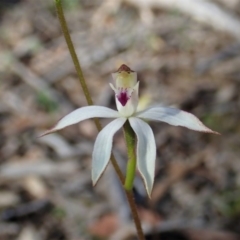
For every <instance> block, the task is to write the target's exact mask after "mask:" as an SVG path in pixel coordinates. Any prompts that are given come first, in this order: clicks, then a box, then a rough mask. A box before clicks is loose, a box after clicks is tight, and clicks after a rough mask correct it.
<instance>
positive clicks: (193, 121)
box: [135, 106, 219, 134]
mask: <svg viewBox="0 0 240 240" xmlns="http://www.w3.org/2000/svg"><path fill="white" fill-rule="evenodd" d="M135 116H136V117H139V118H143V119H146V120H155V121H162V122H166V123H168V124H171V125H174V126H181V127H186V128H189V129H192V130H195V131H201V132H209V133H215V134H219V133H217V132H214V131H212V130H211V129H209V128H208V127H206V126H205V125H204V124H203V123H202V122H201V121H200V120H199V119H198V118H197V117H195V116H194V115H193V114H191V113H188V112H185V111H182V110H179V109H176V108H168V107H155V106H154V107H150V108H147V109H145V110H143V111H141V112H137V113H136V114H135Z"/></svg>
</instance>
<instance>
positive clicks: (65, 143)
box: [0, 0, 240, 240]
mask: <svg viewBox="0 0 240 240" xmlns="http://www.w3.org/2000/svg"><path fill="white" fill-rule="evenodd" d="M176 2H178V3H176ZM174 4H176V5H174ZM64 9H65V13H66V19H67V22H68V25H69V28H70V30H71V34H72V38H73V41H74V44H75V47H76V50H77V53H78V56H79V58H80V60H81V63H82V67H83V70H84V74H85V77H86V79H87V82H88V85H89V88H90V91H91V94H92V96H93V99H94V102H95V103H96V104H98V105H104V106H108V107H112V108H115V104H114V96H113V92H112V90H111V89H110V87H109V85H108V82H110V81H112V79H111V72H113V71H115V70H116V69H117V68H118V67H119V66H120V65H121V64H122V63H125V64H127V65H128V66H130V67H131V68H132V69H133V70H135V71H137V72H138V78H139V81H140V82H141V83H140V94H141V96H142V101H143V103H145V104H146V103H147V102H149V101H151V103H159V102H160V103H162V104H163V105H170V106H175V107H178V108H181V109H183V110H186V111H189V112H191V113H193V114H195V115H196V116H198V117H199V118H200V119H201V120H202V121H203V122H204V123H205V124H206V125H207V126H208V127H210V128H212V129H213V130H215V131H218V132H220V133H221V136H216V135H210V134H203V133H198V132H193V131H190V130H187V129H184V128H180V127H179V128H178V127H172V126H169V125H167V124H164V123H151V126H152V128H153V130H154V133H155V138H156V143H157V166H156V169H157V170H156V182H155V186H154V190H153V195H152V199H151V200H148V199H147V196H146V193H145V190H144V188H143V185H142V182H141V180H140V179H137V181H136V190H137V191H136V201H137V203H138V206H139V214H140V217H141V220H142V222H143V225H144V229H145V231H146V235H147V239H161V240H166V239H168V240H169V239H174V240H181V239H188V240H198V239H204V240H213V239H214V240H215V239H217V240H221V239H222V240H232V239H240V235H239V234H240V188H239V187H240V174H239V173H240V162H239V154H240V148H239V145H240V137H239V134H240V125H239V117H240V95H239V92H240V27H239V26H240V24H239V23H240V1H239V0H215V1H214V0H212V1H209V2H206V1H203V0H191V1H188V0H179V1H174V0H171V1H170V0H169V1H165V0H149V1H143V0H142V1H141V0H139V1H135V0H126V1H121V0H120V1H96V0H95V1H87V0H68V1H64ZM85 105H86V101H85V98H84V96H83V93H82V90H81V87H80V84H79V82H78V79H77V76H76V73H75V70H74V67H73V64H72V62H71V59H70V57H69V53H68V51H67V48H66V44H65V42H64V39H63V36H62V33H61V30H60V26H59V23H58V20H57V17H56V13H55V7H54V1H53V0H52V1H51V0H41V1H34V0H11V1H10V0H5V1H4V0H1V1H0V239H1V240H5V239H6V240H8V239H17V240H41V239H43V240H45V239H46V240H48V239H49V240H55V239H56V240H60V239H61V240H80V239H81V240H82V239H133V235H134V234H133V232H134V231H133V229H134V227H133V225H132V223H131V218H130V213H129V209H128V205H127V203H126V201H125V199H124V194H123V193H122V191H121V187H120V186H119V183H118V180H117V178H116V176H115V173H114V171H113V170H112V169H111V167H110V168H109V169H107V171H106V173H105V174H104V176H103V177H102V179H101V180H100V181H99V183H98V185H97V187H95V188H92V185H91V179H90V170H91V151H92V147H93V143H94V139H95V137H96V134H97V131H96V129H95V126H94V124H93V122H92V121H90V120H89V121H84V122H83V123H81V124H79V125H75V126H72V127H69V128H67V129H64V130H62V131H60V132H59V133H56V134H53V135H49V136H46V137H44V138H40V139H38V138H37V136H38V135H39V134H40V133H41V132H42V131H43V130H46V129H47V128H49V127H51V126H52V125H53V124H54V123H55V122H56V121H57V120H58V119H59V118H61V117H62V116H64V115H65V114H67V113H69V112H70V111H72V110H73V109H75V108H77V107H81V106H85ZM107 122H109V121H108V120H102V123H103V124H106V123H107ZM114 152H115V154H116V157H117V159H118V160H119V161H120V163H121V165H123V169H124V163H125V161H126V154H125V144H124V140H123V136H122V133H121V132H119V133H118V134H116V136H115V140H114ZM154 235H155V237H154Z"/></svg>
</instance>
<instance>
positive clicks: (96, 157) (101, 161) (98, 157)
mask: <svg viewBox="0 0 240 240" xmlns="http://www.w3.org/2000/svg"><path fill="white" fill-rule="evenodd" d="M126 120H127V119H126V118H117V119H115V120H114V121H112V122H111V123H109V124H108V125H107V126H106V127H104V128H103V129H102V130H101V132H100V133H99V134H98V136H97V139H96V142H95V144H94V148H93V154H92V181H93V185H95V184H96V182H97V181H98V179H99V178H100V177H101V174H102V173H103V172H104V170H105V168H106V166H107V164H108V162H109V159H110V155H111V150H112V142H113V135H114V134H115V133H116V132H117V131H118V130H119V129H120V128H121V127H122V126H123V124H124V123H125V122H126Z"/></svg>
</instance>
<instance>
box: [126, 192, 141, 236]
mask: <svg viewBox="0 0 240 240" xmlns="http://www.w3.org/2000/svg"><path fill="white" fill-rule="evenodd" d="M125 193H126V196H127V200H128V203H129V206H130V208H131V212H132V216H133V220H134V223H135V227H136V230H137V235H138V238H139V240H145V236H144V234H143V230H142V226H141V221H140V219H139V216H138V211H137V207H136V203H135V200H134V196H133V192H132V191H131V190H130V191H128V190H125Z"/></svg>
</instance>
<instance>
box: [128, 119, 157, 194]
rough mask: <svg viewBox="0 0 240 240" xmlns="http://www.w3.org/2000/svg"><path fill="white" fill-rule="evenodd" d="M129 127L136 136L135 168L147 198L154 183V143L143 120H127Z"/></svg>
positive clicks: (150, 132)
mask: <svg viewBox="0 0 240 240" xmlns="http://www.w3.org/2000/svg"><path fill="white" fill-rule="evenodd" d="M129 122H130V125H131V127H132V129H133V130H134V132H135V133H136V135H137V168H138V170H139V172H140V174H141V176H142V178H143V180H144V183H145V187H146V190H147V193H148V196H149V197H151V192H152V188H153V183H154V175H155V160H156V143H155V139H154V135H153V132H152V129H151V128H150V126H149V125H148V124H147V123H145V122H144V121H143V120H141V119H139V118H135V117H131V118H129Z"/></svg>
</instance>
